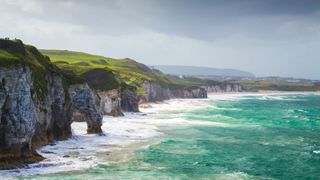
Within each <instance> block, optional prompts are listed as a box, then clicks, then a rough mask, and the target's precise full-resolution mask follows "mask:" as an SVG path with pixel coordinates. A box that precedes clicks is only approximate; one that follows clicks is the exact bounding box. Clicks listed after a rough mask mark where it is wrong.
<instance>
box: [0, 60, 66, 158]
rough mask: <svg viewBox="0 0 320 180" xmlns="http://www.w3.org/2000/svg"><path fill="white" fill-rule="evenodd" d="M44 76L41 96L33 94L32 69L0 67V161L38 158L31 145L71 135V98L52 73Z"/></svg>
mask: <svg viewBox="0 0 320 180" xmlns="http://www.w3.org/2000/svg"><path fill="white" fill-rule="evenodd" d="M43 78H45V79H46V81H47V83H46V86H47V89H48V92H47V94H46V96H45V97H43V98H44V99H40V97H39V94H37V93H35V90H34V81H33V79H32V71H31V70H30V68H29V67H26V66H23V65H17V66H14V67H9V68H3V67H2V68H0V79H1V85H0V107H1V111H0V117H1V123H0V160H2V161H3V162H10V161H11V160H15V159H22V160H27V161H28V162H33V161H36V160H39V158H40V157H39V156H37V154H36V153H35V152H34V148H36V147H39V146H42V145H44V144H48V143H50V142H52V141H54V140H62V139H66V138H68V137H70V136H71V128H70V124H71V111H72V110H71V101H70V99H69V98H68V94H65V90H64V88H63V86H62V79H61V78H60V77H59V76H58V75H55V74H52V75H48V76H46V77H43Z"/></svg>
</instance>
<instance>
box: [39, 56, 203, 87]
mask: <svg viewBox="0 0 320 180" xmlns="http://www.w3.org/2000/svg"><path fill="white" fill-rule="evenodd" d="M41 52H42V53H43V54H45V55H47V56H49V57H50V59H51V61H52V62H53V63H54V64H56V65H57V66H58V67H60V68H61V69H63V70H65V71H67V72H73V73H75V74H77V75H80V76H83V74H85V73H88V72H89V71H92V70H94V69H104V70H108V71H112V72H113V74H114V75H115V78H116V79H117V80H118V81H119V82H125V83H126V84H129V85H132V86H136V87H137V88H138V93H143V90H142V89H141V88H140V87H141V84H142V83H143V82H144V81H153V82H158V83H159V84H161V85H162V86H164V87H169V88H181V87H183V88H194V87H196V86H201V85H205V84H206V83H207V82H206V81H205V80H200V79H197V80H198V81H194V79H180V78H179V77H176V76H170V75H165V74H163V73H162V72H160V71H157V70H151V69H150V68H149V67H147V66H146V65H144V64H141V63H138V62H136V61H135V60H132V59H129V58H126V59H114V58H109V57H104V56H97V55H92V54H87V53H82V52H74V51H67V50H41Z"/></svg>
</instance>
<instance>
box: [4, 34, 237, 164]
mask: <svg viewBox="0 0 320 180" xmlns="http://www.w3.org/2000/svg"><path fill="white" fill-rule="evenodd" d="M0 49H4V50H6V51H8V52H13V53H14V54H15V55H17V56H16V57H17V58H16V59H14V60H10V61H8V62H10V64H9V65H8V64H6V65H1V66H0V108H1V111H0V117H1V121H0V162H1V163H0V169H7V168H15V167H19V166H21V165H24V164H26V163H32V162H37V161H40V160H42V159H43V158H42V157H41V156H40V155H38V154H37V153H36V151H35V149H36V148H39V147H41V146H44V145H47V144H50V143H53V142H54V141H59V140H66V139H68V138H70V137H71V136H72V132H71V123H72V122H74V121H85V122H86V123H87V133H92V134H102V133H103V132H102V130H101V126H102V118H103V116H104V115H111V116H123V112H139V104H142V103H148V102H156V101H163V100H167V99H171V98H207V93H208V92H224V91H226V92H229V91H230V92H238V91H242V88H241V86H237V85H227V86H224V87H220V86H214V87H193V88H176V87H175V88H170V87H164V86H162V85H160V84H158V83H157V82H152V81H144V82H143V83H142V85H141V88H142V89H143V91H144V93H143V94H140V95H138V92H137V88H136V87H134V86H131V85H128V84H126V83H121V84H120V85H119V87H118V88H116V89H110V90H99V89H95V88H94V87H90V82H88V83H87V82H73V83H69V80H68V77H67V76H66V75H65V74H64V73H62V72H61V70H60V69H59V68H57V67H56V66H55V65H53V64H52V63H51V62H50V60H49V58H48V57H46V56H43V55H42V54H41V53H40V52H39V51H38V50H37V49H36V48H35V47H33V46H27V45H24V44H23V43H22V41H20V40H17V41H8V40H0ZM99 71H101V70H99Z"/></svg>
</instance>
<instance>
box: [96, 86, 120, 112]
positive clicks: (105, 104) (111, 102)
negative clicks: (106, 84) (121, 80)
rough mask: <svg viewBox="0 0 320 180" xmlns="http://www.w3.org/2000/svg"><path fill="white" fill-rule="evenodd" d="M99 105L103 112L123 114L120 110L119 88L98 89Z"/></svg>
mask: <svg viewBox="0 0 320 180" xmlns="http://www.w3.org/2000/svg"><path fill="white" fill-rule="evenodd" d="M98 95H99V97H100V99H101V100H100V107H101V110H102V112H103V114H106V115H110V116H123V113H122V111H121V97H120V93H119V90H117V89H113V90H109V91H98Z"/></svg>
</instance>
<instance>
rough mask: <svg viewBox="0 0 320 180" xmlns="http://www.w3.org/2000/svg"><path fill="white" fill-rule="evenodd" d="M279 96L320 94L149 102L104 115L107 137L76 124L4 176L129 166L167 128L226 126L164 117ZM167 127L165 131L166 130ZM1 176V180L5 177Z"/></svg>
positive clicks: (214, 95) (217, 95) (229, 95)
mask: <svg viewBox="0 0 320 180" xmlns="http://www.w3.org/2000/svg"><path fill="white" fill-rule="evenodd" d="M279 94H283V95H286V94H319V92H274V91H272V92H270V91H268V92H266V91H263V92H259V93H256V92H253V93H252V92H246V93H210V94H208V95H209V98H208V99H170V100H166V101H162V102H155V103H148V106H145V108H142V109H141V110H142V111H141V112H140V113H125V116H123V117H111V116H104V119H103V126H102V129H103V131H104V132H105V133H106V134H105V136H99V135H92V134H87V133H86V123H85V122H74V123H73V124H72V129H73V136H72V138H70V139H68V140H66V141H57V142H55V143H54V144H51V145H47V146H44V147H42V148H39V149H37V151H38V152H39V154H41V155H42V156H44V157H45V158H46V159H45V160H44V161H41V162H39V163H35V164H30V165H27V166H26V167H25V168H21V169H14V170H4V171H2V172H3V173H1V176H3V177H5V178H6V177H12V176H22V177H24V176H34V175H46V174H52V173H61V172H68V171H83V170H86V169H88V168H91V167H94V166H96V165H97V164H106V165H112V164H122V163H128V162H129V161H130V159H131V158H132V157H133V156H134V151H135V150H138V149H144V148H147V147H149V146H150V145H152V144H155V143H159V142H160V141H161V139H163V138H164V137H165V136H166V135H165V134H164V133H163V132H162V129H161V128H163V127H165V128H184V127H186V126H226V125H225V124H223V123H215V122H206V121H197V122H194V121H193V122H192V121H188V120H185V119H182V118H181V117H180V116H179V115H177V116H172V117H170V119H165V118H163V117H160V116H161V114H165V113H166V112H170V111H172V110H184V111H185V110H194V109H197V108H204V107H208V108H210V107H211V106H210V105H208V104H207V103H204V102H208V101H220V100H235V99H238V98H239V97H241V96H264V95H279ZM165 128H164V129H165ZM1 176H0V177H1Z"/></svg>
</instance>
